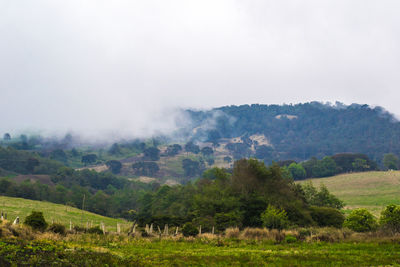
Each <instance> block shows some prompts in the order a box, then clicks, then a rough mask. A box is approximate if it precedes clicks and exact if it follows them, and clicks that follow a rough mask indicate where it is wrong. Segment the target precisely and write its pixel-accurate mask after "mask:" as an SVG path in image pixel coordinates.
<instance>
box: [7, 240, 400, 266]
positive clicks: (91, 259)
mask: <svg viewBox="0 0 400 267" xmlns="http://www.w3.org/2000/svg"><path fill="white" fill-rule="evenodd" d="M96 239H97V238H93V237H88V236H86V237H82V240H81V241H51V240H36V241H17V240H3V241H0V265H1V266H10V265H11V264H13V265H22V264H26V265H30V266H39V265H43V264H44V265H46V264H48V265H67V266H71V265H72V266H88V265H95V264H100V265H101V266H105V265H108V266H271V265H272V266H282V265H284V266H374V265H375V266H377V265H399V264H400V245H399V244H398V243H392V242H388V243H385V242H384V243H378V242H368V243H366V242H364V243H353V242H352V243H347V242H344V243H325V242H315V243H307V242H296V243H292V244H274V243H271V242H266V241H254V240H234V239H217V240H209V239H183V238H181V239H177V240H172V239H162V240H158V239H141V238H140V239H130V240H127V241H126V240H125V241H124V240H121V241H120V242H119V241H117V240H115V238H114V239H113V240H108V239H107V238H106V239H104V238H98V239H97V241H96ZM85 240H86V241H85ZM89 241H90V242H89Z"/></svg>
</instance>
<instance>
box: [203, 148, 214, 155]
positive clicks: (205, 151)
mask: <svg viewBox="0 0 400 267" xmlns="http://www.w3.org/2000/svg"><path fill="white" fill-rule="evenodd" d="M201 154H203V156H205V157H209V156H211V155H212V154H214V150H213V149H212V148H211V147H209V146H206V147H203V148H202V149H201Z"/></svg>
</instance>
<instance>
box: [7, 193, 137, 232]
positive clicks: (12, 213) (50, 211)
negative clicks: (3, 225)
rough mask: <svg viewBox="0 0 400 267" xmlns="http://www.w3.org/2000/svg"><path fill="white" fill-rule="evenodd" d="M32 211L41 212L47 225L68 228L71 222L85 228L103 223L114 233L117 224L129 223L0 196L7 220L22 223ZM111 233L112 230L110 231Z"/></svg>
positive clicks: (71, 209) (52, 204)
mask: <svg viewBox="0 0 400 267" xmlns="http://www.w3.org/2000/svg"><path fill="white" fill-rule="evenodd" d="M33 210H35V211H42V212H43V215H44V217H45V219H46V221H47V222H48V223H51V222H52V221H54V222H58V223H62V224H64V225H66V226H67V227H69V222H70V221H71V222H72V224H73V225H80V226H86V223H87V222H89V224H90V223H91V224H92V225H93V226H96V225H99V224H100V222H103V223H104V224H105V226H106V228H107V227H110V228H109V229H114V231H116V230H115V229H116V226H117V223H119V224H121V225H122V226H124V225H128V224H129V223H128V222H127V221H125V220H122V219H114V218H109V217H104V216H101V215H98V214H94V213H91V212H87V211H83V212H82V210H80V209H77V208H73V207H70V206H66V205H60V204H54V203H50V202H45V201H36V200H28V199H23V198H14V197H5V196H0V211H2V212H4V213H7V219H8V220H9V221H13V220H14V219H15V218H16V217H17V216H18V217H19V218H20V221H21V222H23V221H24V219H25V217H26V216H27V215H29V214H30V213H31V212H32V211H33ZM111 231H112V230H111Z"/></svg>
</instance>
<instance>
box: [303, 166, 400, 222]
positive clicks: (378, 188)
mask: <svg viewBox="0 0 400 267" xmlns="http://www.w3.org/2000/svg"><path fill="white" fill-rule="evenodd" d="M305 181H312V183H313V184H314V185H315V186H319V185H320V184H321V183H323V184H324V185H326V187H327V188H328V189H329V191H330V192H331V193H333V194H334V195H335V196H337V197H338V198H339V199H341V200H343V201H344V202H345V204H346V207H345V209H346V210H353V209H356V208H366V209H368V210H369V211H370V212H372V213H373V214H374V215H376V216H378V215H379V214H380V212H381V211H382V209H383V208H384V207H386V206H387V205H389V204H397V205H399V204H400V171H386V172H384V171H373V172H360V173H351V174H341V175H337V176H333V177H328V178H315V179H308V180H305ZM303 182H304V181H302V182H301V183H303Z"/></svg>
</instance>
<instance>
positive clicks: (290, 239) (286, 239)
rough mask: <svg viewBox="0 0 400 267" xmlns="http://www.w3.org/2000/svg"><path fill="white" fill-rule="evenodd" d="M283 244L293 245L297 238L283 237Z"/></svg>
mask: <svg viewBox="0 0 400 267" xmlns="http://www.w3.org/2000/svg"><path fill="white" fill-rule="evenodd" d="M284 241H285V243H288V244H289V243H295V242H297V238H296V237H295V236H292V235H287V236H285V240H284Z"/></svg>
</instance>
